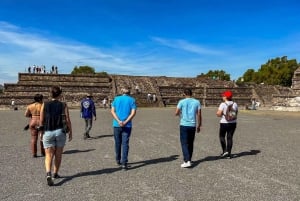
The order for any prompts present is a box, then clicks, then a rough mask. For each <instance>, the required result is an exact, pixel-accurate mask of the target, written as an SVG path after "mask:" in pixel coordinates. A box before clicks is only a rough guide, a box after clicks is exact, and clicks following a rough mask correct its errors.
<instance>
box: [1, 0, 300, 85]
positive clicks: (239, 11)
mask: <svg viewBox="0 0 300 201" xmlns="http://www.w3.org/2000/svg"><path fill="white" fill-rule="evenodd" d="M299 2H300V1H298V0H285V1H283V0H270V1H267V0H251V1H250V0H98V1H97V0H75V1H73V0H43V1H36V0H26V1H24V0H1V1H0V84H3V83H15V82H17V78H18V72H24V71H25V69H27V67H28V66H30V65H46V68H47V69H49V68H50V67H51V66H52V65H56V66H58V70H59V72H60V73H70V72H71V71H72V69H73V68H74V66H81V65H89V66H92V67H94V68H95V70H96V71H97V72H101V71H106V72H108V73H110V74H127V75H148V76H171V77H196V76H197V75H199V74H201V73H207V72H208V71H209V70H225V71H226V72H227V73H229V74H230V75H231V79H237V78H238V77H241V76H242V75H243V73H245V71H246V70H247V69H249V68H252V69H255V70H257V69H259V68H260V66H261V65H262V64H264V63H266V62H267V61H268V59H272V58H276V57H282V56H288V59H297V62H298V63H299V62H300V12H299V8H300V3H299Z"/></svg>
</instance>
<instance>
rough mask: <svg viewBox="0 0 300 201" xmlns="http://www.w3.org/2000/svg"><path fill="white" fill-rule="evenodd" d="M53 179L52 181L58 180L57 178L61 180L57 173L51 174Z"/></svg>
mask: <svg viewBox="0 0 300 201" xmlns="http://www.w3.org/2000/svg"><path fill="white" fill-rule="evenodd" d="M53 178H54V179H58V178H61V177H60V175H59V174H57V173H54V174H53Z"/></svg>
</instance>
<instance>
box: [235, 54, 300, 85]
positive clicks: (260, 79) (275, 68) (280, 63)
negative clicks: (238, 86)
mask: <svg viewBox="0 0 300 201" xmlns="http://www.w3.org/2000/svg"><path fill="white" fill-rule="evenodd" d="M298 67H299V64H297V60H296V59H292V60H288V59H287V56H283V57H281V58H279V57H277V58H275V59H269V60H268V61H267V63H265V64H263V65H261V67H260V69H258V71H257V72H255V71H254V70H253V69H248V70H247V71H246V72H245V73H244V75H243V77H242V78H243V80H244V82H255V83H257V84H259V83H265V84H270V85H281V86H286V87H290V86H291V85H292V78H293V75H294V72H295V70H296V69H297V68H298ZM238 80H239V81H241V80H242V79H241V78H239V79H238Z"/></svg>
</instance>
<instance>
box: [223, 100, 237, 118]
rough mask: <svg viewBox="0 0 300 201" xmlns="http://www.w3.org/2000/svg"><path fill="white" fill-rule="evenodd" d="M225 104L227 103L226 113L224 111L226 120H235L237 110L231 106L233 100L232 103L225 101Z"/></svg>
mask: <svg viewBox="0 0 300 201" xmlns="http://www.w3.org/2000/svg"><path fill="white" fill-rule="evenodd" d="M225 104H226V105H227V109H226V113H225V115H224V116H225V119H226V120H227V121H234V120H236V118H237V110H235V109H234V108H233V104H234V102H233V103H232V104H230V105H229V104H227V103H225Z"/></svg>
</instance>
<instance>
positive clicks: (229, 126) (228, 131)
mask: <svg viewBox="0 0 300 201" xmlns="http://www.w3.org/2000/svg"><path fill="white" fill-rule="evenodd" d="M232 95H233V94H232V92H231V91H229V90H228V91H225V92H223V93H222V94H221V96H222V99H223V102H222V103H221V104H220V105H219V108H218V110H217V113H216V115H217V116H218V117H221V119H220V128H219V139H220V143H221V147H222V154H221V158H232V155H231V150H232V145H233V134H234V132H235V129H236V125H237V120H236V117H237V113H238V105H237V103H236V102H233V101H232ZM228 107H230V108H232V111H234V113H235V117H234V118H231V119H228V118H227V113H228V112H230V111H229V108H228ZM225 137H226V139H225Z"/></svg>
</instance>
